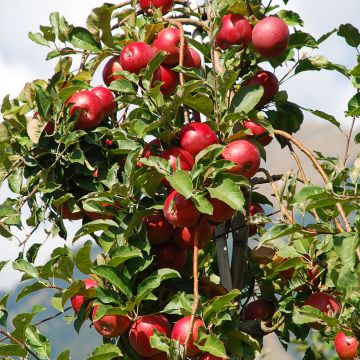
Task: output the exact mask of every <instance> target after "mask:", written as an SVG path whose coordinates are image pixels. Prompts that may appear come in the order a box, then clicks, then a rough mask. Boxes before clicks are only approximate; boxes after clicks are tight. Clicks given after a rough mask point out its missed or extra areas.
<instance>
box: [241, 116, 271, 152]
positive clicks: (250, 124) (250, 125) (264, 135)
mask: <svg viewBox="0 0 360 360" xmlns="http://www.w3.org/2000/svg"><path fill="white" fill-rule="evenodd" d="M244 126H245V128H247V129H250V130H251V132H252V133H253V135H250V136H248V137H247V138H248V139H252V138H255V137H256V141H258V142H259V143H260V144H261V145H262V146H266V145H269V144H270V143H271V140H272V139H273V138H272V137H271V136H270V135H269V134H268V132H267V131H266V129H265V128H264V127H263V126H261V125H260V124H258V123H256V122H255V121H251V120H245V121H244Z"/></svg>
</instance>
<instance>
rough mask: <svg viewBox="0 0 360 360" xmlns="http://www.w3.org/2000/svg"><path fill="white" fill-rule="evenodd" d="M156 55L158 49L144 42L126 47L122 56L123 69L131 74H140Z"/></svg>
mask: <svg viewBox="0 0 360 360" xmlns="http://www.w3.org/2000/svg"><path fill="white" fill-rule="evenodd" d="M156 53H157V51H156V49H154V48H153V47H151V46H150V45H148V44H145V43H144V42H141V41H138V42H134V43H131V44H129V45H126V46H125V47H124V49H123V50H122V52H121V54H120V64H121V67H122V68H123V69H124V70H127V71H129V72H131V73H135V74H139V72H140V70H141V69H143V68H145V67H146V66H147V64H148V63H149V62H150V60H151V59H152V58H153V57H154V56H155V55H156Z"/></svg>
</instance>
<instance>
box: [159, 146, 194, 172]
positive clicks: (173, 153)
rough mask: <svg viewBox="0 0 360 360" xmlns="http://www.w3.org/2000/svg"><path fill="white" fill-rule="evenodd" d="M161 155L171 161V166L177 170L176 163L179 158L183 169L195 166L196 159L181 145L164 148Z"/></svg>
mask: <svg viewBox="0 0 360 360" xmlns="http://www.w3.org/2000/svg"><path fill="white" fill-rule="evenodd" d="M160 157H162V158H163V159H166V160H168V161H169V164H170V166H171V167H172V169H173V170H174V171H176V170H177V169H176V163H177V162H178V160H179V163H180V169H181V170H191V169H192V167H193V166H194V159H193V157H192V156H191V154H190V153H188V152H187V151H186V150H183V149H182V148H179V147H175V146H174V147H171V148H168V149H166V150H164V151H163V152H162V153H161V154H160Z"/></svg>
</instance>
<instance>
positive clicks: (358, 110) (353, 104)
mask: <svg viewBox="0 0 360 360" xmlns="http://www.w3.org/2000/svg"><path fill="white" fill-rule="evenodd" d="M346 115H347V116H358V115H360V93H356V94H355V95H354V96H353V97H352V98H351V99H350V100H349V102H348V111H347V112H346Z"/></svg>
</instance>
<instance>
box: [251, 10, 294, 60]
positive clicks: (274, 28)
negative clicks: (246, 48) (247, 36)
mask: <svg viewBox="0 0 360 360" xmlns="http://www.w3.org/2000/svg"><path fill="white" fill-rule="evenodd" d="M289 36H290V35H289V28H288V26H287V25H286V24H285V22H284V21H283V20H281V19H279V18H278V17H276V16H268V17H266V18H264V19H262V20H260V21H259V22H258V23H257V24H256V25H255V26H254V29H253V31H252V43H253V45H254V48H255V50H256V51H257V52H258V53H259V54H260V55H262V56H265V57H276V56H279V55H281V54H282V53H283V52H284V51H285V50H286V48H287V46H288V43H289Z"/></svg>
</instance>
